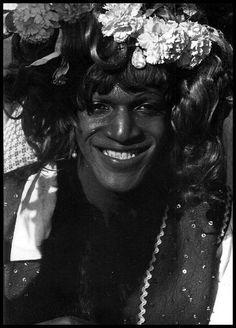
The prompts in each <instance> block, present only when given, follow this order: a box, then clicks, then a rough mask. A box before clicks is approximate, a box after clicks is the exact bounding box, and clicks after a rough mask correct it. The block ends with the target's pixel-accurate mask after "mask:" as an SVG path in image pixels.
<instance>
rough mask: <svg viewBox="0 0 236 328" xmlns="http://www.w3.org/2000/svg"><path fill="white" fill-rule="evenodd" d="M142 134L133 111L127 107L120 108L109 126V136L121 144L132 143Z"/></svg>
mask: <svg viewBox="0 0 236 328" xmlns="http://www.w3.org/2000/svg"><path fill="white" fill-rule="evenodd" d="M141 134H142V131H141V129H140V127H139V126H138V125H137V122H136V121H135V118H134V117H133V114H132V111H129V110H128V108H126V107H120V108H119V109H117V110H116V111H115V114H114V117H113V118H112V121H111V122H110V124H109V125H108V126H107V136H108V137H109V138H111V139H113V140H115V141H117V142H119V143H122V144H126V143H132V142H134V140H136V139H137V138H139V137H140V136H141Z"/></svg>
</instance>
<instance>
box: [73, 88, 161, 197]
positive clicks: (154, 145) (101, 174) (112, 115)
mask: <svg viewBox="0 0 236 328" xmlns="http://www.w3.org/2000/svg"><path fill="white" fill-rule="evenodd" d="M92 101H93V110H92V113H90V114H89V113H88V112H87V111H83V112H79V113H78V118H79V129H78V131H77V142H78V145H79V148H80V150H81V153H82V155H83V159H84V166H83V168H84V169H85V170H90V171H91V172H92V174H93V175H94V176H95V178H96V180H97V181H98V183H99V184H100V185H101V186H103V187H104V188H105V189H106V190H109V191H113V192H116V193H125V192H130V191H133V190H135V189H136V188H137V187H138V186H140V184H141V183H142V182H143V181H144V179H145V177H148V176H149V175H150V173H151V172H152V171H155V172H157V169H156V165H157V164H158V163H160V162H161V161H162V158H163V156H162V148H163V145H164V143H165V137H166V134H167V124H166V119H165V113H166V108H165V106H164V104H163V100H162V95H161V94H158V91H156V92H155V93H153V92H147V91H145V92H143V93H141V92H140V93H138V94H131V93H128V92H125V91H124V90H122V89H121V88H120V87H119V86H118V85H116V86H115V87H114V88H113V89H112V91H111V92H110V93H109V94H107V95H101V94H98V93H95V94H94V95H93V99H92ZM107 149H109V150H112V151H116V152H126V153H127V152H128V153H130V154H131V153H133V152H135V151H137V150H138V152H139V154H138V155H137V156H136V157H134V158H131V159H126V160H121V159H117V158H112V157H109V156H106V155H104V154H103V151H104V150H107ZM80 166H81V165H80ZM83 173H84V172H83ZM79 176H82V174H81V172H79Z"/></svg>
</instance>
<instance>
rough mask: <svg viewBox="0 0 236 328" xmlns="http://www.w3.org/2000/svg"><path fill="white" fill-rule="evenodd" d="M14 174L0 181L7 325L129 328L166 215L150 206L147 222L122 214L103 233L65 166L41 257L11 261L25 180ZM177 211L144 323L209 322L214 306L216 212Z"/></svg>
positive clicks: (203, 208)
mask: <svg viewBox="0 0 236 328" xmlns="http://www.w3.org/2000/svg"><path fill="white" fill-rule="evenodd" d="M16 173H17V172H14V174H10V175H9V174H8V175H7V176H6V178H5V180H4V182H5V187H4V188H5V189H4V197H5V205H6V206H5V222H6V225H5V229H4V234H5V246H4V251H5V279H4V283H5V301H4V318H5V324H34V323H37V322H42V321H46V320H49V319H52V318H55V317H59V316H64V315H75V316H78V317H80V318H84V319H89V320H94V321H95V322H97V323H98V324H123V323H124V322H125V323H131V324H136V323H137V321H138V313H139V306H140V292H141V290H140V288H142V286H143V277H144V273H145V270H146V269H147V268H148V263H149V261H150V260H151V256H152V251H153V247H154V243H155V238H156V235H157V233H158V232H159V226H160V222H161V217H162V216H163V212H164V211H163V208H160V216H159V217H158V216H157V217H154V216H153V213H152V211H151V209H150V211H149V214H150V215H147V217H144V216H143V213H139V215H138V216H135V215H134V216H133V217H132V216H131V214H130V213H128V212H127V213H126V211H125V209H124V210H123V212H122V213H119V216H117V217H114V218H113V221H112V224H111V225H110V226H109V227H107V226H106V224H105V223H104V220H102V213H100V212H99V211H98V210H97V209H95V208H94V207H92V206H91V205H90V204H89V202H88V201H87V199H86V198H85V196H84V194H83V191H82V187H81V185H80V182H79V180H78V179H77V174H76V167H75V163H74V162H65V163H62V164H60V165H59V172H58V186H59V189H58V195H57V204H56V208H55V211H54V214H53V217H52V231H51V234H50V236H49V238H48V239H47V240H46V241H45V243H44V244H43V247H42V254H43V257H42V260H40V261H15V262H10V261H9V256H10V247H11V240H12V235H13V231H14V225H15V218H16V211H17V208H18V206H19V201H20V197H21V194H22V190H23V187H24V183H25V181H26V178H27V173H26V174H24V175H23V174H20V175H19V174H18V175H16ZM30 173H31V174H32V171H31V172H30V171H28V175H29V174H30ZM16 195H17V196H16ZM176 205H177V204H176ZM177 207H179V213H180V214H179V215H176V210H175V209H173V208H171V209H170V210H169V213H168V219H167V227H166V229H165V234H164V236H163V237H162V244H161V245H160V247H159V248H160V251H159V253H158V254H157V255H156V262H155V265H154V271H153V272H152V273H153V277H152V279H151V280H150V281H149V282H150V287H149V288H148V289H147V291H148V296H147V297H146V300H147V301H148V303H147V305H146V306H145V309H146V314H145V319H146V321H145V323H147V324H162V325H165V324H207V323H208V322H209V318H210V314H211V312H212V308H213V305H214V299H215V293H216V288H217V272H218V266H219V260H218V259H217V256H216V252H217V249H218V247H219V244H217V237H218V235H219V233H220V228H221V227H220V225H219V224H217V222H220V221H222V216H223V211H222V209H221V208H220V207H219V209H218V210H217V211H212V209H211V208H210V206H209V204H207V203H203V204H200V205H198V206H195V207H193V208H189V209H187V210H184V212H183V211H182V209H181V207H180V206H179V205H178V206H177ZM177 212H178V211H177ZM137 220H138V222H139V224H138V225H137ZM209 221H210V222H209ZM211 221H212V222H213V221H214V224H212V222H211ZM127 223H128V224H127Z"/></svg>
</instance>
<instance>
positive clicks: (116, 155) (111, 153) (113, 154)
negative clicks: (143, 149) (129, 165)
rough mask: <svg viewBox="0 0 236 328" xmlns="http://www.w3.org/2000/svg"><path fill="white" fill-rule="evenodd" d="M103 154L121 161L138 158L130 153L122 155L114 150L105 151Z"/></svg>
mask: <svg viewBox="0 0 236 328" xmlns="http://www.w3.org/2000/svg"><path fill="white" fill-rule="evenodd" d="M103 154H104V155H106V156H109V157H113V158H117V159H121V160H126V159H130V158H132V157H135V156H136V154H135V153H128V152H122V153H121V152H117V151H113V150H103Z"/></svg>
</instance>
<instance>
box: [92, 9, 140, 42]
mask: <svg viewBox="0 0 236 328" xmlns="http://www.w3.org/2000/svg"><path fill="white" fill-rule="evenodd" d="M141 6H142V3H107V4H106V5H105V6H104V9H106V12H105V14H99V15H98V21H99V22H100V23H102V25H103V26H102V33H103V35H104V36H107V37H108V36H112V35H113V36H114V40H115V41H116V42H124V41H125V40H126V39H127V37H128V36H130V35H131V34H134V33H135V32H137V31H138V30H140V29H141V28H142V26H143V22H144V17H143V16H142V15H141V14H140V13H139V11H140V8H141Z"/></svg>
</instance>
